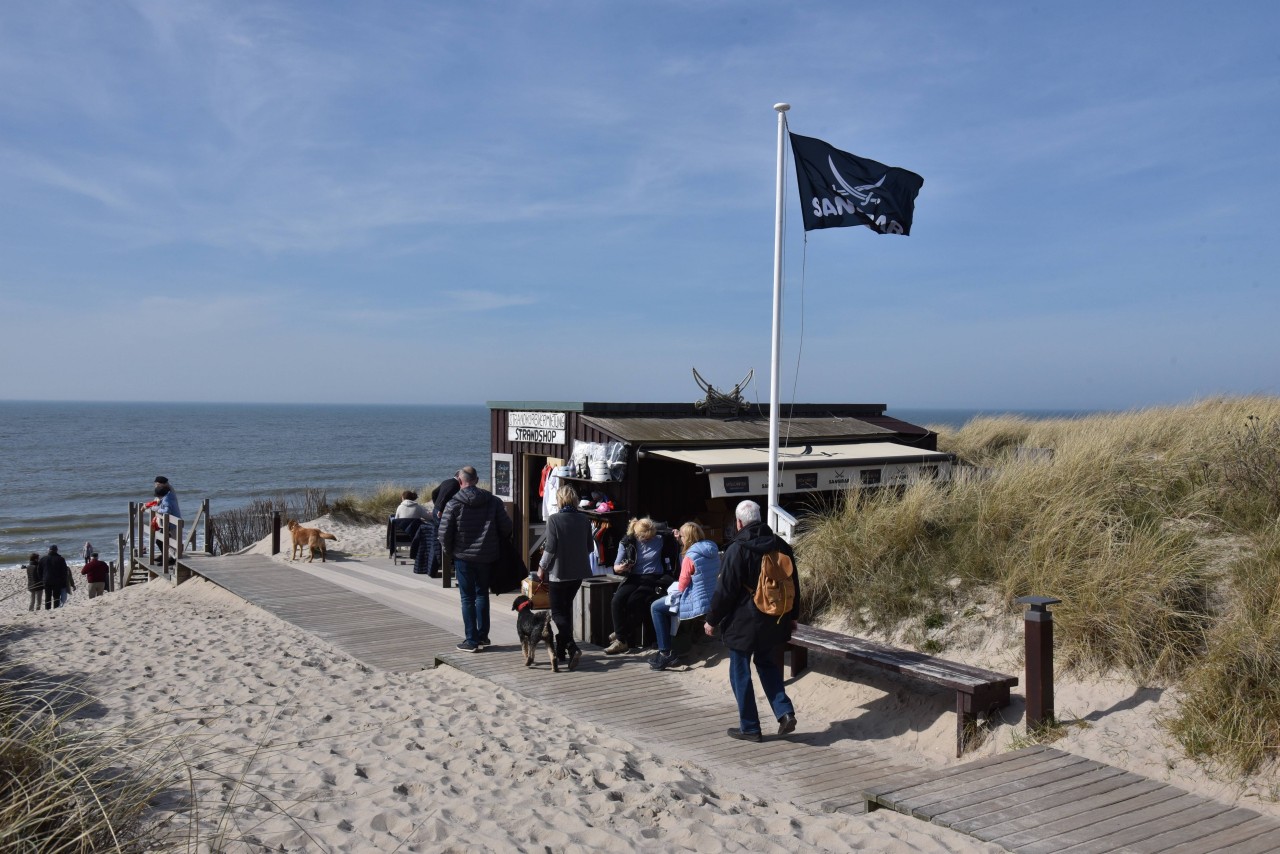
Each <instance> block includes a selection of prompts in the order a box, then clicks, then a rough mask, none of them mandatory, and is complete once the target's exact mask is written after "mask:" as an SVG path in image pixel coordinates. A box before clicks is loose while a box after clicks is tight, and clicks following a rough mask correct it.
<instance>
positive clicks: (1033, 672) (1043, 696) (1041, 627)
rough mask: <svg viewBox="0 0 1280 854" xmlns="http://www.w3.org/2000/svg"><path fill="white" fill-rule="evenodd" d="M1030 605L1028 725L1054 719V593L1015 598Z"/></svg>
mask: <svg viewBox="0 0 1280 854" xmlns="http://www.w3.org/2000/svg"><path fill="white" fill-rule="evenodd" d="M1014 601H1015V602H1017V603H1018V604H1019V605H1027V606H1029V607H1028V608H1027V610H1026V613H1025V614H1024V615H1023V627H1024V629H1025V638H1026V659H1027V663H1026V677H1027V681H1026V686H1027V729H1028V730H1032V729H1036V728H1037V727H1040V726H1042V725H1044V724H1047V723H1051V722H1052V721H1053V720H1054V716H1053V613H1052V612H1051V611H1049V606H1050V605H1057V604H1059V603H1061V602H1062V600H1061V599H1054V598H1053V597H1052V596H1021V597H1019V598H1018V599H1015V600H1014Z"/></svg>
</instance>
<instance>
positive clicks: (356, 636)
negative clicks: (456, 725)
mask: <svg viewBox="0 0 1280 854" xmlns="http://www.w3.org/2000/svg"><path fill="white" fill-rule="evenodd" d="M182 564H183V566H185V567H186V568H187V569H189V570H190V571H191V572H193V573H195V574H196V575H200V576H202V577H204V578H207V579H208V580H210V581H212V582H213V583H214V584H217V585H218V586H219V587H223V588H225V589H226V590H229V591H231V592H232V593H234V594H236V595H237V596H239V597H240V598H242V599H244V600H245V601H247V602H250V603H252V604H254V605H256V606H258V607H259V608H262V609H263V610H264V611H268V612H270V613H272V614H274V615H276V616H277V617H279V618H280V619H282V620H284V621H286V622H289V623H292V624H293V625H295V626H297V627H299V628H301V629H304V630H306V631H308V632H310V633H312V634H314V635H316V636H317V637H320V638H323V639H324V640H326V641H328V642H330V643H332V644H333V645H334V646H336V647H338V648H339V649H341V650H343V651H345V652H347V653H349V654H350V655H351V656H352V657H354V658H356V659H357V660H359V661H361V662H363V663H364V664H366V665H368V666H369V667H373V668H376V669H379V670H392V671H413V670H421V669H423V668H424V667H430V666H432V664H433V662H434V651H435V650H438V649H442V648H446V647H452V646H453V645H454V643H456V642H457V636H456V635H454V634H453V633H451V632H448V631H446V630H445V629H442V628H440V627H437V626H435V625H432V624H431V623H427V622H424V621H422V620H419V619H415V618H414V617H412V616H409V615H407V614H404V613H401V612H399V611H396V610H393V609H391V608H389V607H387V606H386V605H382V604H379V603H377V602H373V601H371V600H370V599H368V598H367V597H365V596H362V595H360V594H358V593H354V592H352V591H351V590H348V589H347V588H345V587H341V586H339V585H337V584H334V583H332V582H329V581H326V580H324V579H322V578H316V577H314V576H313V575H311V574H309V573H304V572H302V571H301V570H299V569H295V568H294V567H291V566H289V565H287V564H284V563H281V562H280V561H277V560H272V559H271V558H269V557H262V556H260V555H226V556H222V557H184V558H182Z"/></svg>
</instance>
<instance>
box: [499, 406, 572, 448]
mask: <svg viewBox="0 0 1280 854" xmlns="http://www.w3.org/2000/svg"><path fill="white" fill-rule="evenodd" d="M507 441H508V442H540V443H542V444H546V445H563V444H564V413H563V412H519V411H516V412H508V413H507Z"/></svg>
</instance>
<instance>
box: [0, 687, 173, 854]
mask: <svg viewBox="0 0 1280 854" xmlns="http://www.w3.org/2000/svg"><path fill="white" fill-rule="evenodd" d="M93 706H94V701H93V700H92V699H91V698H89V697H88V696H86V695H84V694H82V693H80V692H78V691H77V690H75V689H74V688H72V687H69V686H68V685H66V684H63V683H60V682H57V681H53V680H47V679H42V678H40V677H37V676H33V675H31V674H30V673H28V672H26V671H24V670H23V669H22V668H21V667H18V666H15V665H12V664H11V665H8V666H7V667H6V668H5V669H4V671H3V672H0V851H12V852H30V854H55V852H57V854H61V852H67V854H93V852H104V851H124V852H132V851H152V850H157V847H156V846H157V844H159V843H158V842H157V838H156V836H155V834H154V827H153V826H152V824H151V823H150V822H149V821H148V819H147V815H148V811H149V810H150V808H151V804H152V802H153V801H154V800H155V799H156V798H157V797H158V796H160V795H161V793H162V792H163V791H164V790H165V789H166V788H167V785H168V784H167V781H168V780H170V779H172V776H173V774H172V772H173V770H174V769H175V768H176V767H177V766H176V765H175V764H174V762H173V756H172V754H171V753H168V752H167V751H166V750H165V749H164V747H165V745H164V744H163V743H159V742H157V741H156V740H154V739H151V738H149V737H148V736H147V734H146V732H145V731H144V730H142V729H141V728H137V727H135V728H132V729H130V728H119V727H112V726H107V727H93V728H90V727H85V726H81V725H79V724H77V723H76V719H77V718H80V717H82V716H85V715H86V714H87V713H89V712H91V710H92V707H93Z"/></svg>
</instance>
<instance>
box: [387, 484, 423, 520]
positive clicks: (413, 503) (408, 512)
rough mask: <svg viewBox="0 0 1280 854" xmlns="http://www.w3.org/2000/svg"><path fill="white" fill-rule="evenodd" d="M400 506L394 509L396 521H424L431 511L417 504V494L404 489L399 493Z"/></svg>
mask: <svg viewBox="0 0 1280 854" xmlns="http://www.w3.org/2000/svg"><path fill="white" fill-rule="evenodd" d="M400 499H401V501H400V506H399V507H397V508H396V518H397V519H426V518H429V517H430V516H431V511H430V510H428V509H427V508H425V507H423V506H422V505H421V504H419V503H418V493H416V492H414V491H413V490H412V489H406V490H405V491H404V492H402V493H400Z"/></svg>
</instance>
